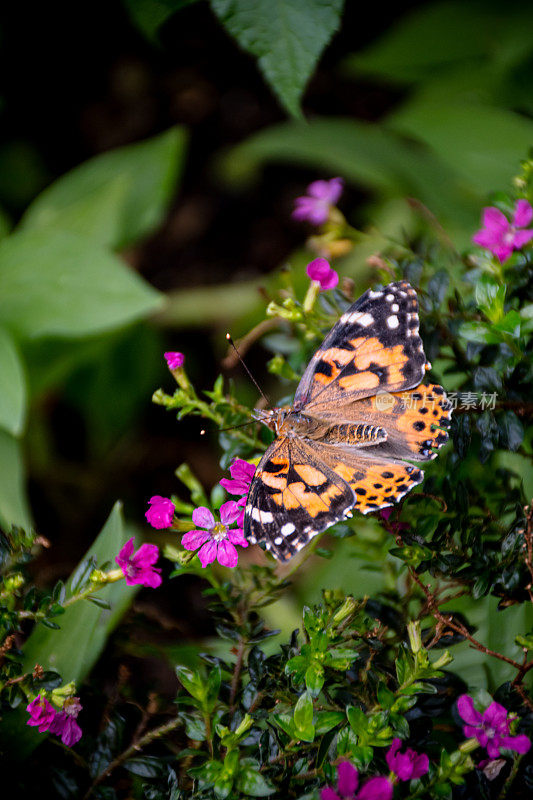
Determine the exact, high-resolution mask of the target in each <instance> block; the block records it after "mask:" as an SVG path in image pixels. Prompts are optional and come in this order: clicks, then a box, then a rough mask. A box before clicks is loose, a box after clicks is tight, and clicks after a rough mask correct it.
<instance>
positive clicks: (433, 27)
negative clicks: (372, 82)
mask: <svg viewBox="0 0 533 800" xmlns="http://www.w3.org/2000/svg"><path fill="white" fill-rule="evenodd" d="M501 22H502V17H501V15H499V14H498V15H491V14H490V12H488V11H487V9H486V8H484V9H483V11H482V12H480V11H479V10H478V8H477V7H476V6H471V5H470V4H465V3H464V2H461V0H456V2H448V1H446V2H440V3H431V4H427V5H424V4H423V5H422V6H421V7H419V8H417V9H415V10H414V11H412V12H411V13H409V14H406V15H405V16H404V17H403V18H402V19H400V20H399V21H398V22H396V23H395V24H394V25H391V26H389V27H388V28H387V30H386V33H385V34H384V35H383V36H382V37H381V38H380V39H378V40H377V42H372V43H371V44H370V45H369V46H368V48H366V49H365V50H362V51H361V52H359V53H357V54H356V55H354V56H351V57H350V58H349V60H348V65H349V67H350V69H351V70H353V71H354V72H356V73H363V74H364V73H367V74H371V75H378V76H381V77H384V78H387V79H388V80H393V81H407V82H409V81H413V80H422V81H424V80H427V77H428V74H431V70H435V69H442V68H443V67H444V66H448V65H450V64H453V63H458V62H462V61H466V62H469V61H470V60H472V59H475V58H476V57H480V56H482V55H485V54H486V53H490V52H491V51H492V50H493V47H494V45H493V38H494V36H500V35H501V28H502V24H501Z"/></svg>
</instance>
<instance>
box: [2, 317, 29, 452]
mask: <svg viewBox="0 0 533 800" xmlns="http://www.w3.org/2000/svg"><path fill="white" fill-rule="evenodd" d="M0 375H1V376H2V391H1V392H0V427H2V428H5V429H6V430H7V431H9V433H12V434H13V436H20V434H21V433H22V430H23V428H24V423H25V420H26V378H25V375H24V367H23V365H22V361H21V358H20V355H19V352H18V350H17V347H16V345H15V342H14V341H13V338H12V336H11V334H9V333H8V332H7V331H6V330H4V329H3V328H0Z"/></svg>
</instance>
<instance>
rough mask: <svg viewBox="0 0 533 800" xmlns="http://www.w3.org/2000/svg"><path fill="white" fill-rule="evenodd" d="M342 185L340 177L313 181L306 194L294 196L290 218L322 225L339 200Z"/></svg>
mask: <svg viewBox="0 0 533 800" xmlns="http://www.w3.org/2000/svg"><path fill="white" fill-rule="evenodd" d="M343 186H344V181H343V180H342V178H331V180H329V181H313V183H310V184H309V186H308V187H307V194H306V195H304V196H303V197H297V198H296V200H295V209H294V211H293V212H292V218H293V219H297V220H299V221H300V222H302V221H304V220H307V221H308V222H310V223H311V224H312V225H323V224H324V222H326V220H327V218H328V217H329V212H330V209H331V207H332V206H334V205H336V203H337V201H338V200H339V197H340V196H341V194H342V188H343Z"/></svg>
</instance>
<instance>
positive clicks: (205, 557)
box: [198, 539, 218, 568]
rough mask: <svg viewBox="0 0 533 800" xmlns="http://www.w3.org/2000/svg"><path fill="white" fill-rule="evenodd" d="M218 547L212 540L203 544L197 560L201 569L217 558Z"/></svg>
mask: <svg viewBox="0 0 533 800" xmlns="http://www.w3.org/2000/svg"><path fill="white" fill-rule="evenodd" d="M217 549H218V545H217V543H216V542H214V541H213V540H212V539H210V540H209V541H208V542H206V543H205V544H204V546H203V547H201V548H200V550H199V551H198V558H199V559H200V561H201V564H202V567H204V568H205V567H207V565H208V564H211V562H213V561H214V560H215V558H216V557H217Z"/></svg>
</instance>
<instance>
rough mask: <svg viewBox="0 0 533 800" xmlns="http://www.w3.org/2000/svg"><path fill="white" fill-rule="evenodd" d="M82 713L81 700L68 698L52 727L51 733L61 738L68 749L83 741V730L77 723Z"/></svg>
mask: <svg viewBox="0 0 533 800" xmlns="http://www.w3.org/2000/svg"><path fill="white" fill-rule="evenodd" d="M80 711H81V703H80V698H79V697H67V699H66V700H65V702H64V704H63V710H62V711H59V712H58V713H57V714H56V715H55V719H54V721H53V722H52V724H51V725H50V728H49V731H50V733H55V734H56V736H60V737H61V741H62V742H63V744H64V745H66V746H67V747H72V746H73V745H75V744H76V742H79V740H80V739H81V736H82V730H81V728H80V726H79V725H78V723H77V722H76V717H77V716H78V714H79V713H80Z"/></svg>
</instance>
